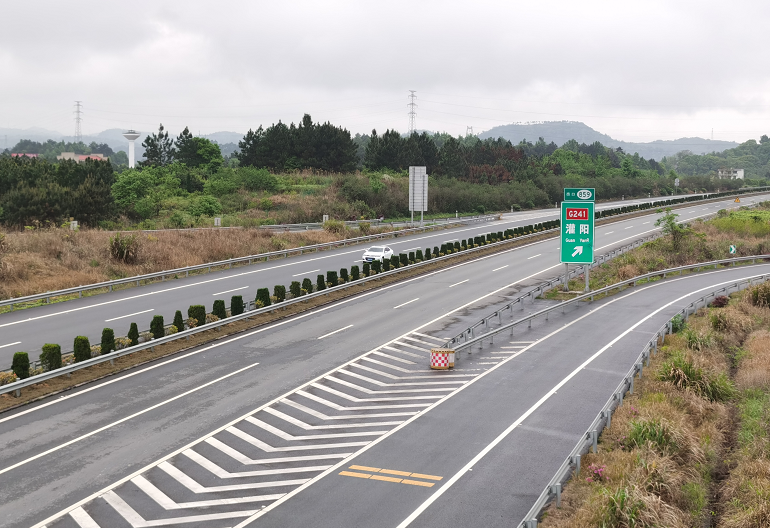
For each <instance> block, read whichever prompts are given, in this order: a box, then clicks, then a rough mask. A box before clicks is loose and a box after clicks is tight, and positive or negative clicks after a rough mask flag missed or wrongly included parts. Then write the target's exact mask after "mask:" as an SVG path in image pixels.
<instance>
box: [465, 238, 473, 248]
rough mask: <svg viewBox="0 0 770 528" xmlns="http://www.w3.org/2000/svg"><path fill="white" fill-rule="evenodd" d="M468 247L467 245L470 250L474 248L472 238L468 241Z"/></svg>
mask: <svg viewBox="0 0 770 528" xmlns="http://www.w3.org/2000/svg"><path fill="white" fill-rule="evenodd" d="M466 245H467V246H468V247H469V248H472V247H473V239H472V238H469V239H468V240H467V244H466Z"/></svg>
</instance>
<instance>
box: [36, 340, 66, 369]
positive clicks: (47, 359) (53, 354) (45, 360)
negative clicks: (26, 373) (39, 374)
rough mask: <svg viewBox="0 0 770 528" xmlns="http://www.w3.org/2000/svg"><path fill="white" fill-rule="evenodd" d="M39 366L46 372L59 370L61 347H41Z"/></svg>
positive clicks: (50, 345)
mask: <svg viewBox="0 0 770 528" xmlns="http://www.w3.org/2000/svg"><path fill="white" fill-rule="evenodd" d="M40 364H41V365H42V366H43V369H44V370H46V371H51V370H56V369H57V368H61V347H60V346H59V345H53V344H50V343H46V344H45V345H43V352H42V353H41V354H40Z"/></svg>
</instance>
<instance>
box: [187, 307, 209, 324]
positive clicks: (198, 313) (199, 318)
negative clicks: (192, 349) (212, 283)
mask: <svg viewBox="0 0 770 528" xmlns="http://www.w3.org/2000/svg"><path fill="white" fill-rule="evenodd" d="M187 317H189V318H190V319H195V326H203V325H205V324H206V307H205V306H203V305H202V304H193V305H191V306H190V307H189V308H188V309H187ZM188 326H189V325H188Z"/></svg>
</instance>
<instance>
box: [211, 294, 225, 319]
mask: <svg viewBox="0 0 770 528" xmlns="http://www.w3.org/2000/svg"><path fill="white" fill-rule="evenodd" d="M211 313H213V314H214V315H216V316H217V317H219V318H220V319H227V308H226V307H225V301H224V299H217V300H216V301H214V306H213V307H212V308H211Z"/></svg>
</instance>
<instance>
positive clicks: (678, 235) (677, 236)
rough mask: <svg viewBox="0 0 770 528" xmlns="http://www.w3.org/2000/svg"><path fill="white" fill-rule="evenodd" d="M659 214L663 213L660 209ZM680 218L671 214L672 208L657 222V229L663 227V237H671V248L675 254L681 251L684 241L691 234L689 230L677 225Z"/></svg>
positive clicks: (667, 209)
mask: <svg viewBox="0 0 770 528" xmlns="http://www.w3.org/2000/svg"><path fill="white" fill-rule="evenodd" d="M658 212H659V213H662V212H663V211H661V210H660V209H658ZM678 217H679V215H678V214H676V213H673V212H671V208H670V207H668V208H666V212H665V214H664V215H663V216H661V217H660V218H658V219H657V220H656V221H655V226H656V227H662V229H661V231H662V232H663V235H665V236H670V237H671V247H672V249H673V250H674V251H675V252H677V251H679V249H680V248H681V247H682V241H684V239H685V238H686V237H687V235H688V234H689V228H687V227H684V226H682V225H681V224H678V223H677V221H676V219H677V218H678Z"/></svg>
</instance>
